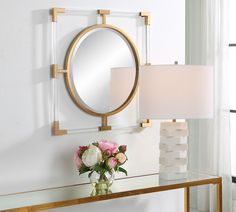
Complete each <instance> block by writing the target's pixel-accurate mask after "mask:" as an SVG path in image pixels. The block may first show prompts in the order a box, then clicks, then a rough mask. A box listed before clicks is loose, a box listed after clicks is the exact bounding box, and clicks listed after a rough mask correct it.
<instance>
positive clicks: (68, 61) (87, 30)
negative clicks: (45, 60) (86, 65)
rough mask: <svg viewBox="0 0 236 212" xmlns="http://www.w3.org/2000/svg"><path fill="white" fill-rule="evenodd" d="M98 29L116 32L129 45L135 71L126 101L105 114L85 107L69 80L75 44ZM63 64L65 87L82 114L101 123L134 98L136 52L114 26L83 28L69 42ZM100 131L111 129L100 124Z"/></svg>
mask: <svg viewBox="0 0 236 212" xmlns="http://www.w3.org/2000/svg"><path fill="white" fill-rule="evenodd" d="M99 28H103V29H110V30H113V31H115V32H117V33H118V34H120V35H121V36H122V37H123V39H124V40H125V41H126V42H127V44H128V45H129V47H130V49H131V51H132V54H133V57H134V60H135V69H136V74H135V80H134V84H133V87H132V90H131V92H130V94H129V96H128V97H127V99H126V100H125V102H124V103H123V104H122V105H120V106H119V107H118V108H116V109H114V110H112V111H109V112H106V113H99V112H96V111H94V110H92V109H91V108H90V107H89V106H88V105H86V103H84V102H83V101H82V100H81V99H80V98H79V97H78V95H77V94H76V91H75V88H74V85H73V81H72V79H71V74H70V72H71V70H70V67H71V60H72V55H73V53H74V51H75V49H76V47H77V44H78V43H79V42H80V41H81V39H83V38H84V36H85V35H86V34H88V33H90V32H91V31H93V30H96V29H99ZM64 64H65V67H64V70H67V72H66V73H65V74H64V77H65V82H66V86H67V89H68V92H69V94H70V96H71V98H72V100H73V101H74V103H75V104H76V105H77V106H78V107H79V108H80V109H81V110H83V111H84V112H86V113H88V114H90V115H92V116H97V117H101V118H102V122H103V119H104V118H103V117H108V116H112V115H114V114H116V113H119V112H120V111H122V110H123V109H124V108H126V107H127V106H128V105H129V103H130V102H131V101H132V99H133V98H134V96H135V94H136V92H137V88H138V80H139V65H140V60H139V55H138V50H137V49H136V47H135V44H134V43H133V41H132V40H131V38H129V36H128V35H127V34H126V33H125V32H124V31H122V30H121V29H119V28H118V27H116V26H113V25H108V24H96V25H92V26H89V27H87V28H85V29H84V30H82V31H81V32H80V33H79V34H78V35H77V36H76V37H75V38H74V40H73V41H72V42H71V44H70V46H69V48H68V50H67V53H66V57H65V63H64ZM103 125H104V126H103ZM102 129H106V130H109V129H111V128H109V127H107V125H105V124H104V123H102V126H101V128H99V130H102Z"/></svg>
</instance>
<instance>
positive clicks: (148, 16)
mask: <svg viewBox="0 0 236 212" xmlns="http://www.w3.org/2000/svg"><path fill="white" fill-rule="evenodd" d="M139 15H140V16H141V17H143V18H144V23H145V25H151V14H150V13H149V12H140V14H139Z"/></svg>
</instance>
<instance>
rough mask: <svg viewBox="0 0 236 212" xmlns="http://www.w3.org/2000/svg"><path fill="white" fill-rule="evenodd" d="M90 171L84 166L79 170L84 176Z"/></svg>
mask: <svg viewBox="0 0 236 212" xmlns="http://www.w3.org/2000/svg"><path fill="white" fill-rule="evenodd" d="M89 171H91V170H90V168H89V167H87V166H82V167H81V168H80V170H79V174H83V173H85V172H89Z"/></svg>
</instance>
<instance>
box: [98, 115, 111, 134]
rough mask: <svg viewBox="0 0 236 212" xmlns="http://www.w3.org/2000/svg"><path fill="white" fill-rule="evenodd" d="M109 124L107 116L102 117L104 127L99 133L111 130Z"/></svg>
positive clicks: (100, 128)
mask: <svg viewBox="0 0 236 212" xmlns="http://www.w3.org/2000/svg"><path fill="white" fill-rule="evenodd" d="M107 123H108V122H107V116H102V126H101V127H99V128H98V129H99V131H106V130H111V126H108V124H107Z"/></svg>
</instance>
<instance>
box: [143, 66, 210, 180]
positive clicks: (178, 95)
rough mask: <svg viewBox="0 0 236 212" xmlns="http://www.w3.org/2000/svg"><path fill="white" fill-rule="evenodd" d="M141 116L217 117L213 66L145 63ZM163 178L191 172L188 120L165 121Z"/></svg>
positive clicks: (162, 149)
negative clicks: (188, 148)
mask: <svg viewBox="0 0 236 212" xmlns="http://www.w3.org/2000/svg"><path fill="white" fill-rule="evenodd" d="M139 92H140V93H139V94H140V96H139V106H140V108H139V110H140V118H144V119H205V118H212V117H213V104H214V102H213V69H212V67H209V66H191V65H154V66H153V65H152V66H142V67H141V73H140V88H139ZM160 136H161V137H160V146H159V148H160V159H159V164H160V177H161V178H163V179H166V180H172V179H180V178H184V177H186V175H187V136H188V128H187V123H186V122H162V123H161V129H160Z"/></svg>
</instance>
